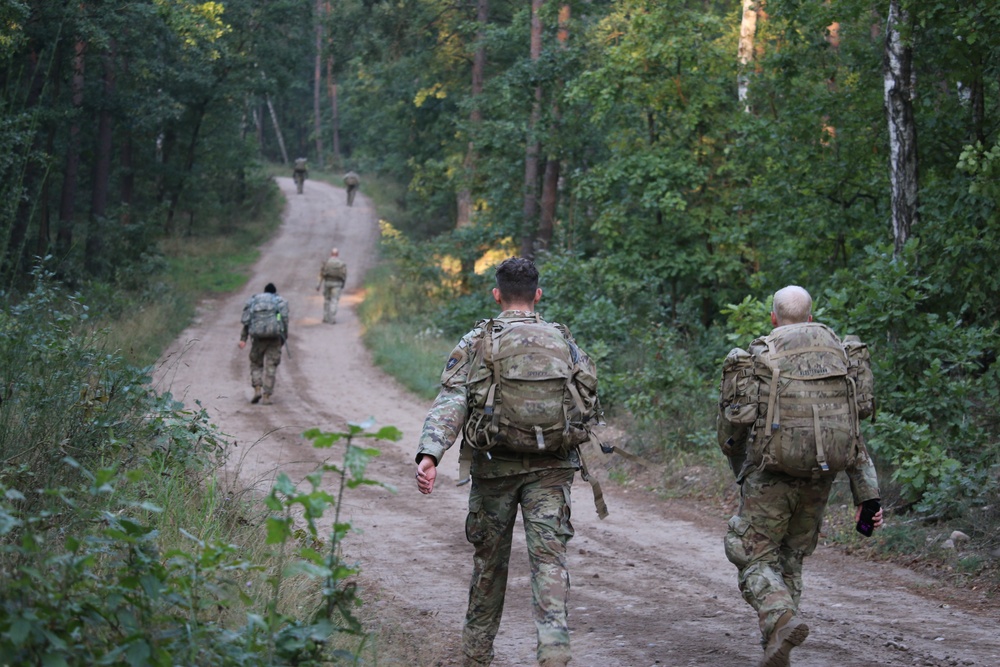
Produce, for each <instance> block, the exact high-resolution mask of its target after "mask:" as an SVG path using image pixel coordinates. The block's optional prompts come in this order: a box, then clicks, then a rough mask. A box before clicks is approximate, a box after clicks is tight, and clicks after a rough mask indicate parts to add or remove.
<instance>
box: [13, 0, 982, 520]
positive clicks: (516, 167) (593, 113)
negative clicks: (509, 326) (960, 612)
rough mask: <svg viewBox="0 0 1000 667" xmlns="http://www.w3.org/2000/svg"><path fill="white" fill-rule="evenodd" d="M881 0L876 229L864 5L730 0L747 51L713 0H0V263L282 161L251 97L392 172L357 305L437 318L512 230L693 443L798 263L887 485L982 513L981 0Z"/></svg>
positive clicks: (358, 161) (461, 298) (297, 142)
mask: <svg viewBox="0 0 1000 667" xmlns="http://www.w3.org/2000/svg"><path fill="white" fill-rule="evenodd" d="M892 1H893V2H894V3H895V5H896V6H897V7H899V8H901V9H902V11H903V14H904V15H905V16H906V22H905V24H904V25H903V26H902V31H901V34H902V39H903V40H904V42H905V45H906V47H907V48H908V49H909V52H910V53H911V54H912V67H913V76H912V78H911V80H910V81H911V86H910V90H909V91H908V93H907V94H908V97H909V99H910V101H911V102H912V105H913V118H914V123H915V136H916V137H917V144H916V146H915V147H914V149H915V150H916V154H917V156H918V160H919V219H918V221H917V223H916V224H915V225H914V227H913V229H912V234H911V235H910V237H909V239H908V241H907V242H906V244H905V247H902V246H901V245H900V244H898V243H896V241H897V240H898V239H897V238H894V234H893V229H892V227H891V225H890V218H891V213H892V200H891V198H890V175H889V167H888V165H889V157H890V156H889V152H890V151H889V146H890V139H891V137H890V136H889V132H888V131H887V129H886V115H885V110H884V104H883V85H884V78H883V68H884V42H885V35H886V28H887V26H886V19H887V15H888V6H889V1H888V0H879V1H878V2H876V1H873V0H830V1H828V2H822V3H821V2H803V1H801V0H767V2H766V3H765V2H759V3H757V4H756V5H755V7H756V9H757V10H758V21H757V25H756V30H755V32H754V33H753V37H754V40H755V41H754V44H753V49H752V58H751V59H750V61H749V63H748V65H747V66H746V67H741V66H740V64H739V62H738V60H737V44H738V41H739V38H740V27H741V25H740V24H741V16H742V9H743V8H742V6H741V3H739V2H736V1H735V0H731V1H730V2H721V1H719V0H707V1H706V0H697V1H695V0H657V1H653V0H620V1H617V2H607V1H598V2H578V1H567V2H564V3H555V2H543V3H534V6H535V7H536V8H538V7H539V5H540V8H539V9H538V10H537V16H535V17H533V11H534V10H533V7H532V5H529V3H525V2H517V3H514V2H510V1H509V0H493V1H492V2H490V1H489V0H476V2H471V1H470V2H467V3H454V2H450V1H445V0H402V1H399V0H393V1H392V2H389V1H388V0H343V1H342V2H337V3H327V2H312V1H311V0H282V1H279V2H275V1H273V0H266V1H265V0H224V1H220V2H203V3H202V2H196V1H195V0H145V1H142V2H131V3H115V2H105V3H21V2H12V3H7V4H6V5H5V6H4V9H3V10H2V13H0V80H2V83H3V86H0V104H2V110H3V123H2V125H0V147H2V148H3V149H4V150H2V151H0V155H2V157H0V176H2V179H0V183H2V185H0V190H2V192H3V194H4V195H5V196H4V197H3V198H2V201H3V202H4V204H2V205H0V221H2V223H3V225H2V228H0V251H2V252H0V255H2V261H3V272H2V273H3V276H4V279H5V280H6V281H9V283H10V284H13V283H15V282H17V279H18V278H19V277H20V276H23V275H25V273H26V267H27V266H28V265H29V264H30V258H31V257H32V256H34V255H45V254H47V253H54V254H55V256H56V259H57V261H58V262H59V272H60V275H61V276H63V277H65V278H66V279H71V280H75V279H77V278H79V277H81V276H83V277H91V276H104V277H105V278H107V279H111V278H113V277H114V276H116V275H118V274H120V273H122V272H127V271H128V269H129V267H130V266H131V265H132V264H133V263H134V262H136V261H137V260H140V259H141V258H143V257H145V256H144V255H143V254H142V251H144V250H146V249H148V248H149V247H150V246H151V245H152V243H153V241H155V240H156V239H158V238H161V237H162V236H163V235H164V234H167V235H170V234H178V233H197V228H198V221H199V219H201V218H202V217H203V216H206V215H209V216H212V215H225V214H228V213H229V212H231V211H238V208H237V207H233V206H232V205H233V204H237V205H238V204H240V203H241V202H245V201H246V198H247V196H248V194H247V192H248V191H250V190H253V189H254V188H255V187H256V184H258V183H259V179H258V178H257V172H256V171H255V169H254V165H255V163H256V161H257V160H258V158H260V157H261V156H264V157H269V158H272V159H274V158H277V157H279V156H280V155H281V153H280V152H279V148H280V147H279V146H278V145H277V144H276V138H277V135H276V134H274V133H273V131H272V130H271V128H270V126H269V121H270V119H271V109H272V108H273V109H274V110H275V118H277V119H278V120H280V121H281V123H282V124H283V126H284V128H285V135H286V137H287V138H288V142H287V143H288V144H289V145H290V147H291V149H292V150H294V151H296V153H303V154H306V153H308V155H309V157H310V160H312V161H313V163H317V162H318V163H324V164H330V163H334V164H336V163H337V160H339V159H341V158H343V159H345V160H346V161H347V163H348V164H351V165H353V166H354V168H356V169H364V170H367V171H370V172H379V173H380V174H383V175H387V176H391V177H394V178H396V179H399V180H401V181H403V182H405V183H407V184H408V188H407V190H406V192H405V193H404V194H402V195H400V196H399V197H398V201H396V202H395V204H396V206H397V207H398V210H399V211H400V213H399V214H398V216H397V217H396V218H394V219H393V220H390V221H389V222H390V223H391V226H390V225H388V224H387V225H386V229H387V230H390V229H391V230H392V235H391V238H390V242H389V243H387V246H386V247H387V253H388V254H389V255H391V256H392V257H394V258H395V261H397V262H398V268H397V270H396V271H395V272H394V274H393V280H394V281H395V284H396V285H397V287H398V288H399V289H400V290H405V292H406V293H407V294H409V295H411V296H414V297H417V299H416V300H415V303H417V304H418V307H416V308H414V307H413V306H409V307H408V310H407V311H406V312H401V311H400V312H395V313H391V312H390V311H391V310H392V309H388V310H386V313H387V314H393V315H398V316H402V317H406V318H410V319H421V318H422V319H424V320H425V322H423V323H418V324H419V326H418V327H417V329H416V330H418V331H425V330H427V329H429V328H438V327H440V328H442V329H445V330H446V331H445V333H446V334H447V335H449V336H450V335H453V334H455V333H457V332H459V331H462V330H464V328H465V327H467V326H468V324H469V321H470V320H471V319H474V318H475V317H477V316H479V315H481V314H482V313H483V312H488V311H489V310H490V308H491V307H492V305H491V303H490V302H489V300H488V297H487V296H486V295H485V294H484V289H483V288H484V287H485V286H486V285H487V283H488V281H487V280H485V279H484V278H483V277H482V275H481V274H476V273H474V268H475V267H476V264H477V261H480V260H481V259H482V258H483V257H484V256H486V254H487V252H488V251H496V250H499V249H503V250H504V251H505V252H518V251H519V249H520V251H524V250H527V251H529V252H530V253H533V254H535V255H536V256H537V257H538V258H539V259H540V260H541V261H542V262H544V264H545V266H544V281H545V282H544V288H545V291H546V297H545V301H544V303H545V304H546V314H547V315H549V316H550V317H552V318H553V319H561V320H564V321H566V322H567V323H568V324H569V325H570V326H571V327H572V329H573V331H574V333H575V334H576V335H577V337H578V338H579V339H580V340H581V341H583V342H584V343H585V346H586V347H587V348H588V349H590V350H592V351H593V352H594V355H595V356H597V357H598V358H599V359H600V361H601V363H602V369H603V370H602V377H603V378H604V379H605V380H604V382H605V393H606V395H607V397H608V402H609V404H610V403H614V404H615V405H617V407H619V408H621V409H623V412H625V411H627V412H628V413H630V414H631V416H632V417H633V418H634V420H635V424H636V428H635V430H634V434H635V436H636V438H637V439H640V440H641V441H642V442H643V443H644V444H646V445H647V446H648V447H650V448H651V449H653V450H655V449H657V448H662V447H667V448H674V451H678V450H683V451H694V452H698V451H701V449H702V448H708V447H711V441H712V438H711V437H709V435H710V433H711V430H712V428H713V426H712V422H713V419H714V397H713V392H714V387H715V383H716V382H717V379H716V376H717V373H718V365H719V362H720V360H721V358H722V357H723V355H724V354H725V352H726V351H727V349H728V348H729V347H730V346H732V345H733V344H739V345H746V343H748V341H749V338H750V336H752V335H754V334H756V333H762V331H763V330H764V329H766V327H767V319H766V302H767V299H768V295H769V294H770V293H771V292H773V291H774V290H775V289H776V288H779V287H781V286H783V285H785V284H788V283H798V284H801V285H803V286H805V287H807V288H808V289H809V290H810V291H811V292H812V294H813V295H814V297H815V298H816V302H817V307H818V309H819V310H818V314H819V319H821V320H823V321H825V322H827V323H830V324H832V325H833V326H834V327H835V328H836V329H837V330H838V331H839V332H840V333H842V334H846V333H855V334H859V335H861V336H862V337H863V338H865V339H866V340H867V341H868V342H869V343H870V345H871V348H872V352H873V357H874V359H875V361H876V365H877V368H876V373H877V376H876V380H877V389H878V392H879V395H880V415H879V419H878V420H877V421H876V423H875V424H874V425H867V426H866V429H867V435H868V439H869V443H870V445H871V448H872V450H873V451H874V453H875V454H876V456H877V460H878V463H879V466H880V468H881V469H882V472H883V482H884V486H885V489H884V495H885V496H886V499H887V500H888V501H890V502H891V503H892V504H895V505H896V506H898V507H912V508H914V509H919V510H922V511H925V512H927V513H928V514H930V515H934V516H964V517H966V518H968V517H970V516H972V515H975V516H977V517H982V516H984V515H986V514H988V513H984V512H982V511H980V510H976V511H972V512H970V507H976V506H983V507H990V506H994V505H996V503H995V502H994V500H996V496H997V484H998V479H997V468H996V466H997V452H998V451H1000V445H998V443H997V433H998V429H1000V412H998V409H997V405H998V404H1000V402H998V400H997V399H998V398H1000V397H998V392H1000V383H998V381H997V380H998V378H997V369H996V364H995V361H996V353H995V350H996V349H997V343H998V335H1000V332H998V330H997V324H996V323H997V322H998V321H1000V317H998V315H1000V313H998V308H1000V306H998V305H997V300H996V299H995V298H994V295H995V294H997V292H998V290H1000V284H998V280H1000V271H998V270H997V263H998V261H1000V260H998V255H997V253H996V248H997V242H998V239H997V234H998V231H997V230H998V229H1000V226H998V224H997V222H998V219H997V217H998V214H997V211H998V204H1000V188H998V187H997V185H996V183H997V179H996V175H997V173H998V170H1000V166H998V165H1000V131H998V128H1000V76H998V74H1000V46H998V44H997V42H996V40H995V39H993V38H992V36H993V35H995V34H997V29H998V28H1000V7H998V6H997V4H996V3H993V2H988V1H987V0H973V1H970V2H965V3H952V2H929V3H916V2H913V1H912V0H892ZM533 18H537V19H538V20H537V22H536V23H533V21H532V19H533ZM317 25H319V26H320V28H321V29H320V31H319V32H318V33H316V32H314V28H315V27H316V26H317ZM535 25H537V26H540V28H539V29H537V30H536V29H535V28H534V27H533V26H535ZM533 38H536V39H540V43H541V47H540V50H536V51H535V52H534V53H533V52H532V49H531V47H530V44H531V43H532V39H533ZM317 45H319V46H320V47H321V53H320V54H317V53H316V52H315V49H316V46H317ZM317 56H319V57H318V58H317ZM317 74H320V75H321V78H322V81H320V80H319V79H317V78H316V77H317ZM740 76H742V77H744V78H743V80H744V81H745V83H746V88H747V97H746V99H745V100H741V99H740V98H739V97H738V80H739V77H740ZM480 82H481V85H480ZM321 83H322V85H320V84H321ZM319 91H323V93H322V95H320V94H319ZM316 108H319V109H320V117H319V118H318V120H319V121H320V123H319V127H320V132H319V134H318V135H317V134H316V133H315V130H314V127H315V126H314V121H316V120H317V118H314V117H313V116H314V114H315V112H314V109H316ZM331 139H332V141H331ZM323 146H325V148H322V147H323ZM331 151H332V152H331ZM338 151H339V153H338ZM286 152H287V151H286ZM324 152H325V153H324ZM534 167H537V169H535V168H534ZM526 177H527V178H526ZM109 193H114V196H111V194H109ZM463 202H465V203H467V204H469V205H470V206H471V211H472V213H471V215H470V216H466V214H465V213H464V212H463ZM119 232H120V233H119ZM480 264H481V262H480ZM481 268H482V266H480V269H481ZM751 325H753V326H751ZM411 328H412V327H411ZM737 333H738V334H739V336H737V337H735V338H734V337H733V336H732V335H733V334H737ZM707 453H708V452H706V454H707ZM976 512H979V513H978V514H977V513H976Z"/></svg>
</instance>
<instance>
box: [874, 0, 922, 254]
mask: <svg viewBox="0 0 1000 667" xmlns="http://www.w3.org/2000/svg"><path fill="white" fill-rule="evenodd" d="M900 1H901V0H890V2H889V17H888V20H887V26H886V28H887V29H886V39H885V59H884V65H883V74H884V77H885V110H886V117H887V119H888V123H889V182H890V191H891V199H892V236H893V242H894V245H895V255H896V256H899V254H900V253H901V252H902V250H903V246H904V245H905V244H906V241H907V239H909V238H910V231H911V230H912V229H913V226H914V225H915V224H917V222H918V194H919V188H918V181H917V128H916V124H915V123H914V119H913V92H914V91H913V88H912V79H911V77H912V74H913V47H912V46H911V44H909V43H908V42H907V41H904V39H903V35H902V30H901V28H902V29H905V28H909V27H912V24H911V16H910V14H909V12H907V11H904V10H903V9H902V8H901V7H900Z"/></svg>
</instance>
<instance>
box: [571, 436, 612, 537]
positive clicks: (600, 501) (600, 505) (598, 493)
mask: <svg viewBox="0 0 1000 667" xmlns="http://www.w3.org/2000/svg"><path fill="white" fill-rule="evenodd" d="M590 441H591V442H592V443H594V445H595V446H597V447H600V446H601V443H600V442H599V441H598V440H597V436H595V435H594V434H593V433H591V434H590ZM576 453H577V456H579V457H580V477H582V478H583V481H585V482H588V483H590V488H591V489H592V490H593V491H594V507H595V508H596V509H597V517H598V518H599V519H603V518H605V517H607V516H608V504H607V503H606V502H604V491H603V490H602V489H601V483H600V482H598V481H597V478H596V477H594V476H593V475H591V474H590V471H589V470H588V469H587V462H586V460H585V459H584V456H583V450H582V449H580V448H579V447H577V448H576Z"/></svg>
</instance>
